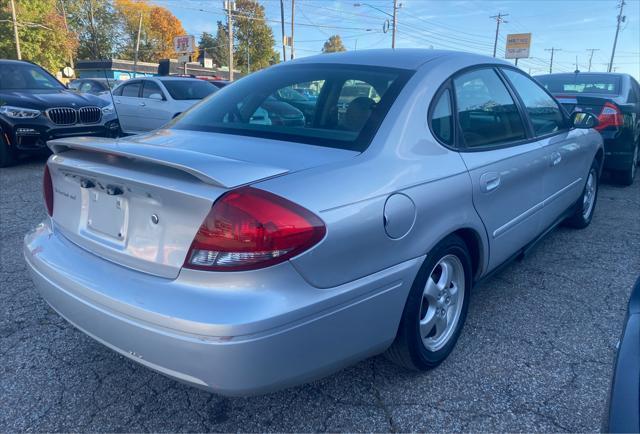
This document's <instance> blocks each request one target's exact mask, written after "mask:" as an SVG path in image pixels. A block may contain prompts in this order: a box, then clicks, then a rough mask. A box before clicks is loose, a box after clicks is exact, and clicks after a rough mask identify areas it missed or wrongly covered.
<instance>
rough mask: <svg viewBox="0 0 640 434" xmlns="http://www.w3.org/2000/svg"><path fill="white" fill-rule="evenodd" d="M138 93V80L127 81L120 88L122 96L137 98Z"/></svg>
mask: <svg viewBox="0 0 640 434" xmlns="http://www.w3.org/2000/svg"><path fill="white" fill-rule="evenodd" d="M139 95H140V82H139V81H136V82H134V83H127V84H125V85H124V87H123V88H122V96H128V97H131V98H138V96H139Z"/></svg>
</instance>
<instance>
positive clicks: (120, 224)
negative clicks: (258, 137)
mask: <svg viewBox="0 0 640 434" xmlns="http://www.w3.org/2000/svg"><path fill="white" fill-rule="evenodd" d="M153 137H155V140H157V142H155V143H154V140H149V139H145V138H144V137H143V138H136V139H133V140H131V139H127V140H118V141H115V140H107V139H95V138H74V139H59V140H54V141H51V142H49V147H50V148H51V149H52V150H53V152H54V153H55V155H54V156H53V157H52V158H51V159H50V160H49V163H48V164H49V169H50V172H51V177H52V182H53V191H54V193H53V196H54V210H53V216H52V219H53V222H54V226H55V228H56V229H58V230H59V231H60V232H61V233H62V234H63V235H64V236H65V237H66V238H68V239H69V240H71V241H72V242H74V243H75V244H77V245H78V246H80V247H82V248H84V249H86V250H88V251H90V252H92V253H94V254H96V255H98V256H101V257H103V258H105V259H107V260H110V261H112V262H114V263H117V264H119V265H122V266H125V267H129V268H133V269H136V270H139V271H142V272H146V273H150V274H153V275H157V276H161V277H165V278H175V277H177V275H178V273H179V272H180V269H181V268H182V265H183V264H184V260H185V257H186V255H187V252H188V250H189V246H190V245H191V242H192V241H193V239H194V236H195V234H196V232H197V231H198V228H199V227H200V225H201V224H202V222H203V221H204V219H205V217H206V216H207V214H208V212H209V211H210V209H211V206H212V204H213V202H214V201H215V200H216V199H217V198H218V197H220V196H221V195H222V194H224V193H225V192H226V191H228V190H230V189H233V188H235V187H238V186H241V185H247V184H251V183H254V182H257V181H261V180H264V179H267V178H271V177H274V176H282V175H285V174H287V173H289V172H291V171H294V170H301V169H305V168H309V167H313V166H317V165H319V164H326V163H328V162H331V161H338V160H340V159H342V158H345V157H347V156H350V155H351V154H350V153H349V152H346V151H338V152H337V153H333V152H331V151H333V150H331V149H326V151H328V153H329V154H332V155H333V157H327V156H324V157H319V155H320V153H318V152H317V150H315V149H314V150H311V151H309V152H307V155H306V157H304V156H303V153H301V152H295V151H291V152H289V154H291V155H293V158H292V159H291V160H289V159H288V158H287V155H288V154H287V153H285V150H286V149H287V147H286V146H284V145H282V144H276V146H275V147H276V148H278V149H279V152H280V160H282V161H287V163H286V164H284V165H282V166H280V167H279V166H275V165H272V164H270V163H275V161H276V160H275V158H271V159H270V161H269V162H267V163H263V162H261V161H260V154H261V153H263V152H258V151H257V150H256V152H254V153H253V154H252V153H251V150H249V151H248V152H247V153H246V155H248V156H251V160H249V159H245V160H239V159H237V158H233V156H236V155H238V151H235V150H233V149H232V148H233V147H229V148H228V149H227V148H226V147H225V146H220V150H221V151H222V152H221V153H223V154H226V155H217V154H216V153H214V152H213V151H212V150H211V149H209V150H208V152H200V151H198V150H197V149H196V148H195V147H193V146H185V147H186V148H187V149H180V147H178V146H177V143H178V141H177V139H176V137H173V139H175V140H173V141H160V140H159V139H158V137H157V136H153ZM203 138H205V137H200V139H203ZM217 139H219V140H223V139H224V137H217ZM186 140H187V141H192V140H194V137H192V136H189V137H188V138H187V139H186ZM245 140H247V141H253V140H254V139H249V138H245ZM171 143H173V144H171ZM291 145H293V144H291ZM254 146H255V145H254ZM296 146H297V144H296ZM302 146H306V145H302ZM249 147H251V146H249ZM256 149H257V148H256ZM320 149H321V150H323V151H324V150H325V149H324V148H320ZM245 150H246V147H245ZM316 157H317V158H316Z"/></svg>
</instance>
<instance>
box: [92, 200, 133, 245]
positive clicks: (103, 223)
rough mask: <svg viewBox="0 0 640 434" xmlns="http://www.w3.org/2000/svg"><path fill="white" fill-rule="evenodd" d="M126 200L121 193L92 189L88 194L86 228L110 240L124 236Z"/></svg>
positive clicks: (120, 239) (122, 239) (120, 238)
mask: <svg viewBox="0 0 640 434" xmlns="http://www.w3.org/2000/svg"><path fill="white" fill-rule="evenodd" d="M126 221H127V200H126V199H125V198H124V197H123V196H122V195H109V194H106V193H105V192H102V191H97V190H93V191H91V192H90V194H89V202H88V210H87V229H88V230H89V231H91V232H93V233H96V234H97V235H101V236H103V237H107V238H110V239H112V240H117V241H124V239H125V237H126Z"/></svg>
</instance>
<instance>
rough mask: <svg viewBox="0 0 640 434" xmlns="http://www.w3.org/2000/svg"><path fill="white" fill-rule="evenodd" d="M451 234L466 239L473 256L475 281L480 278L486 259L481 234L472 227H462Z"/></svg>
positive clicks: (472, 268)
mask: <svg viewBox="0 0 640 434" xmlns="http://www.w3.org/2000/svg"><path fill="white" fill-rule="evenodd" d="M451 235H456V236H458V237H460V238H461V239H462V241H464V243H465V245H466V246H467V250H468V251H469V255H470V256H471V272H472V278H473V281H476V280H478V278H479V277H480V275H481V274H482V269H483V263H484V260H485V259H486V256H485V252H484V247H483V243H482V238H480V234H479V233H478V232H477V231H476V230H475V229H472V228H460V229H457V230H456V231H454V232H452V234H451Z"/></svg>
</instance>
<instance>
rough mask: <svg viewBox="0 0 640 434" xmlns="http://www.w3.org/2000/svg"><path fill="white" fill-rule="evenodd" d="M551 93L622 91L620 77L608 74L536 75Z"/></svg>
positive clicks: (608, 93) (613, 93) (615, 92)
mask: <svg viewBox="0 0 640 434" xmlns="http://www.w3.org/2000/svg"><path fill="white" fill-rule="evenodd" d="M536 80H538V82H540V84H542V85H543V86H544V87H546V88H547V90H548V91H549V92H551V93H602V94H607V95H617V94H619V93H620V77H618V76H615V75H607V74H557V75H543V76H540V77H536Z"/></svg>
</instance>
